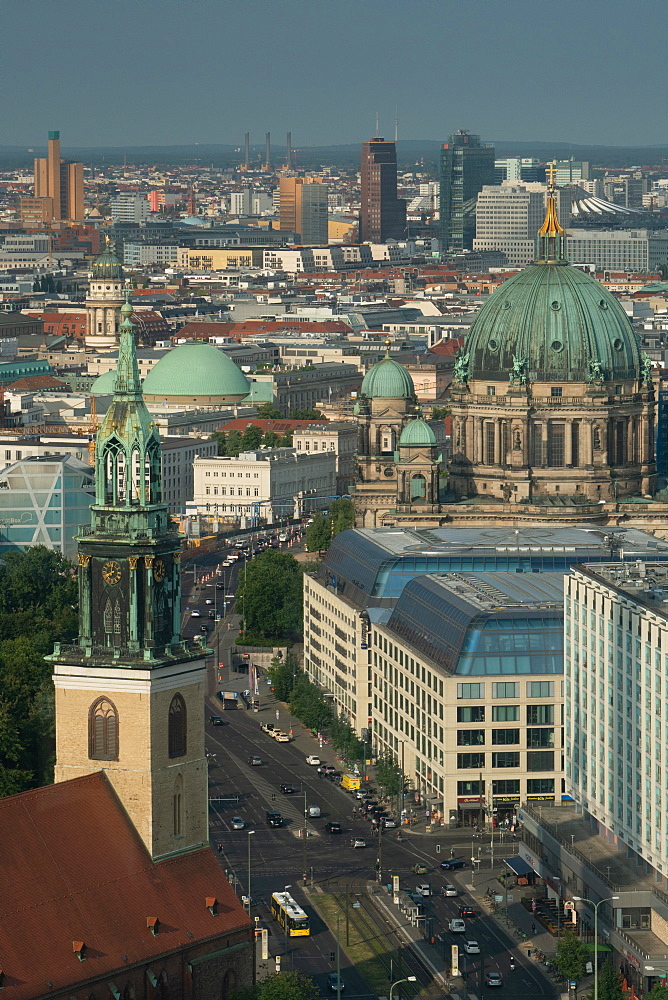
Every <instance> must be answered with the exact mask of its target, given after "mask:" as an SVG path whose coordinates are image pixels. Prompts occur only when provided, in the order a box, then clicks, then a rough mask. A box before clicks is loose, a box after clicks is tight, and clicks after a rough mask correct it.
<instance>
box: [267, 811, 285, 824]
mask: <svg viewBox="0 0 668 1000" xmlns="http://www.w3.org/2000/svg"><path fill="white" fill-rule="evenodd" d="M267 826H272V827H281V826H283V817H282V816H281V814H280V813H279V812H276V810H275V809H267Z"/></svg>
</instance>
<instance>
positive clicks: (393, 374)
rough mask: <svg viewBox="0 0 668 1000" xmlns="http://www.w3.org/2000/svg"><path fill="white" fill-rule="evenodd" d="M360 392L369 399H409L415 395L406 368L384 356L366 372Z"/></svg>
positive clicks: (411, 380)
mask: <svg viewBox="0 0 668 1000" xmlns="http://www.w3.org/2000/svg"><path fill="white" fill-rule="evenodd" d="M361 392H362V395H363V396H368V397H369V398H370V399H409V398H410V397H411V396H414V395H415V386H414V385H413V379H412V378H411V377H410V375H409V373H408V372H407V371H406V369H405V368H404V367H403V366H402V365H400V364H399V363H398V362H397V361H393V360H392V358H390V357H386V358H383V360H382V361H379V362H378V364H377V365H374V366H373V368H370V369H369V371H368V372H367V373H366V375H365V376H364V380H363V382H362V389H361Z"/></svg>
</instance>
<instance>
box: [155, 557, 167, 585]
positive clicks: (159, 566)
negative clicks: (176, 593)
mask: <svg viewBox="0 0 668 1000" xmlns="http://www.w3.org/2000/svg"><path fill="white" fill-rule="evenodd" d="M153 579H154V580H155V581H156V582H157V583H162V581H163V580H164V579H165V564H164V562H163V561H162V559H156V560H155V562H154V563H153Z"/></svg>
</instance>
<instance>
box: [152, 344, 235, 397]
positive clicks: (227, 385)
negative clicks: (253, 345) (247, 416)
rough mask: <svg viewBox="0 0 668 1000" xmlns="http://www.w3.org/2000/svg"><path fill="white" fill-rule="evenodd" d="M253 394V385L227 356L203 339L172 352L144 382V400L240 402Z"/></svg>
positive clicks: (156, 366) (182, 345)
mask: <svg viewBox="0 0 668 1000" xmlns="http://www.w3.org/2000/svg"><path fill="white" fill-rule="evenodd" d="M249 392H250V382H249V381H248V379H247V378H246V376H245V375H244V374H243V372H241V371H240V370H239V369H238V368H237V366H236V365H235V364H234V362H233V361H231V360H230V358H228V356H227V355H226V354H224V353H223V352H222V351H220V350H218V348H217V347H214V346H213V345H212V344H206V343H204V342H203V341H201V340H193V341H189V342H188V343H186V344H181V346H180V347H175V348H174V349H173V350H171V351H169V353H168V354H166V355H165V357H164V358H161V359H160V361H158V363H157V365H155V367H154V368H152V369H151V371H150V372H149V373H148V375H147V376H146V378H145V380H144V398H146V399H151V398H152V399H168V398H175V397H176V398H179V397H183V398H185V399H189V400H198V399H201V400H202V401H203V402H215V403H223V402H229V403H232V402H237V401H238V400H241V399H244V398H245V397H246V396H247V395H248V393H249Z"/></svg>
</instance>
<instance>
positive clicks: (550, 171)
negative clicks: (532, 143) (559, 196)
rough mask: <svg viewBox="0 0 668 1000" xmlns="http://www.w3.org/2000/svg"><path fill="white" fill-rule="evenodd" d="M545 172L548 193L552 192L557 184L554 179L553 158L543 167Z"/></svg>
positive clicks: (555, 170)
mask: <svg viewBox="0 0 668 1000" xmlns="http://www.w3.org/2000/svg"><path fill="white" fill-rule="evenodd" d="M545 173H546V174H547V183H548V185H549V189H550V192H549V193H550V194H553V192H554V190H555V188H556V186H557V185H556V180H557V166H556V164H555V162H554V160H552V162H551V163H548V165H547V167H546V169H545Z"/></svg>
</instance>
